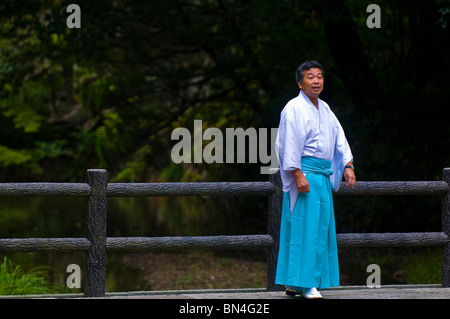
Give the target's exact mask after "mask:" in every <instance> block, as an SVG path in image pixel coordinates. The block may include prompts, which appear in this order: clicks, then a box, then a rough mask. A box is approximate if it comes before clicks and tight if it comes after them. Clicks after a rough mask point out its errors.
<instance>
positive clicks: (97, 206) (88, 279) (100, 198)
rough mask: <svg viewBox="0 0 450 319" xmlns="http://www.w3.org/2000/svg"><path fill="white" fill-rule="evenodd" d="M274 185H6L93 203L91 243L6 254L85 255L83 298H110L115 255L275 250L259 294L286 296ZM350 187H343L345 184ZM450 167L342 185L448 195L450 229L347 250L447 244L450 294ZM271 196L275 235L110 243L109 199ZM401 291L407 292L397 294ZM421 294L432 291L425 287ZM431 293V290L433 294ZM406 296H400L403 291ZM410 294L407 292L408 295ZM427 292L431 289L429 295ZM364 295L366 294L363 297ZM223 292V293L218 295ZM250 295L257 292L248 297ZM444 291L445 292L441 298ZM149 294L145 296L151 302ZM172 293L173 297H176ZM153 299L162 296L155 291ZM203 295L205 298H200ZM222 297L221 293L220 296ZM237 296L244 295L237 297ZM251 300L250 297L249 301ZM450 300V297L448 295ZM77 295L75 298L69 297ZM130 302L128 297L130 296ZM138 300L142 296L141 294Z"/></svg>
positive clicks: (387, 237)
mask: <svg viewBox="0 0 450 319" xmlns="http://www.w3.org/2000/svg"><path fill="white" fill-rule="evenodd" d="M269 176H270V177H269V181H268V182H236V183H229V182H219V183H108V182H107V180H108V174H107V171H106V170H88V171H87V183H3V184H0V196H24V197H29V196H84V197H87V198H88V209H87V213H86V222H87V225H86V238H20V239H19V238H9V239H0V251H5V252H19V251H21V252H32V251H33V252H37V251H62V250H63V251H85V252H86V265H85V269H84V276H83V279H84V282H83V296H84V297H107V296H109V297H111V295H110V294H108V295H107V294H106V291H105V290H106V289H105V278H106V276H105V275H106V254H107V251H127V252H149V251H168V250H179V249H197V250H205V249H214V250H217V249H249V248H265V249H267V250H268V260H267V280H266V281H267V286H266V289H264V291H257V292H253V293H258V294H260V295H254V296H255V297H256V296H266V297H277V296H278V297H281V296H283V292H281V290H283V289H284V288H283V287H280V286H278V285H276V284H275V271H276V261H277V256H278V241H279V230H280V219H281V205H282V188H281V179H280V176H279V173H275V174H272V175H269ZM344 184H345V183H343V185H344ZM449 184H450V168H445V169H444V170H443V178H442V181H404V182H402V181H396V182H357V183H356V185H355V186H354V187H353V188H345V187H342V186H343V185H342V186H341V188H340V190H339V191H338V192H336V193H335V195H336V196H355V195H430V194H439V195H442V230H441V231H436V232H426V233H358V234H355V233H351V234H338V235H337V240H338V246H339V247H400V246H441V247H442V284H441V285H440V286H439V287H432V288H429V289H434V290H431V291H430V296H431V295H433V294H434V293H435V292H439V293H441V292H442V294H447V291H448V290H447V289H448V287H450V239H449V236H450V192H449ZM199 195H210V196H266V197H268V200H269V211H268V233H267V234H255V235H237V236H198V237H107V236H106V219H107V198H108V197H142V196H199ZM361 289H362V290H363V291H360V294H359V295H360V296H363V295H373V294H378V296H382V293H383V292H384V291H387V292H393V291H394V290H383V288H381V289H380V290H378V289H371V290H368V288H367V287H366V288H361ZM396 289H407V288H406V287H405V288H396ZM421 289H424V288H423V287H422V288H421ZM427 289H428V288H427ZM348 291H349V290H348V289H344V288H341V289H340V290H339V289H338V290H333V289H330V290H326V291H324V293H323V295H324V296H325V297H331V298H333V297H339V296H341V297H342V296H345V295H346V294H345V293H344V292H348ZM397 291H398V290H397ZM407 291H408V290H402V292H403V293H405V292H407ZM422 291H424V290H422ZM363 292H364V294H363ZM215 293H217V291H216V292H215ZM246 293H250V292H249V291H247V292H246ZM439 293H438V294H439ZM143 295H144V294H142V296H143ZM175 295H176V293H175V294H171V296H175ZM353 295H356V294H353ZM147 296H155V295H154V294H151V293H149V292H147ZM196 296H197V297H198V296H200V295H198V294H197V295H196ZM214 296H216V297H217V296H219V295H217V294H216V295H214ZM235 296H237V295H235ZM246 296H250V295H246ZM442 296H443V295H442ZM67 297H69V296H67ZM122 297H124V296H122ZM134 297H136V294H134Z"/></svg>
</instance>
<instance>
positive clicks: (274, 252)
mask: <svg viewBox="0 0 450 319" xmlns="http://www.w3.org/2000/svg"><path fill="white" fill-rule="evenodd" d="M269 181H270V182H271V183H272V184H273V185H274V186H275V190H274V192H273V193H272V194H271V195H269V217H268V234H269V235H270V236H271V237H272V239H273V245H272V246H271V247H270V248H269V250H268V255H267V277H266V289H267V290H268V291H277V290H283V289H284V287H282V286H279V285H276V284H275V274H276V271H277V260H278V249H279V245H280V225H281V209H282V205H283V185H282V183H281V176H280V171H279V170H278V171H277V172H276V173H274V174H270V175H269Z"/></svg>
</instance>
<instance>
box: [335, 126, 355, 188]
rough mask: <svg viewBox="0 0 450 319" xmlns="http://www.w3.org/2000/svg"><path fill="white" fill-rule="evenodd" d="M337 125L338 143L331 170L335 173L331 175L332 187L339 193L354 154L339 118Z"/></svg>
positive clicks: (336, 138) (336, 139)
mask: <svg viewBox="0 0 450 319" xmlns="http://www.w3.org/2000/svg"><path fill="white" fill-rule="evenodd" d="M335 125H336V126H335V136H336V137H335V142H336V143H335V148H334V156H333V160H332V161H331V169H332V170H333V172H334V173H333V175H331V185H332V187H333V190H334V191H338V190H339V186H340V185H341V182H342V176H343V175H344V167H345V165H346V164H347V163H348V162H353V154H352V151H351V149H350V145H349V144H348V141H347V138H346V136H345V133H344V130H343V128H342V126H341V124H340V123H339V121H338V120H337V118H336V124H335Z"/></svg>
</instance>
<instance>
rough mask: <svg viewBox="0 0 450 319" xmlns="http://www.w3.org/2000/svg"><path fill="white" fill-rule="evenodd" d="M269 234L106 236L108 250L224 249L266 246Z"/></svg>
mask: <svg viewBox="0 0 450 319" xmlns="http://www.w3.org/2000/svg"><path fill="white" fill-rule="evenodd" d="M272 245H273V239H272V237H271V236H270V235H235V236H195V237H189V236H183V237H108V238H107V239H106V249H107V250H108V251H168V250H178V249H183V250H185V249H189V250H224V249H255V248H268V247H271V246H272Z"/></svg>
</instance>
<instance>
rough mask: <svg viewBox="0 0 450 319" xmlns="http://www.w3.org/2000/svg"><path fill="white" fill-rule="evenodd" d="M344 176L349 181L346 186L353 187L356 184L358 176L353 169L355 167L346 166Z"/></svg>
mask: <svg viewBox="0 0 450 319" xmlns="http://www.w3.org/2000/svg"><path fill="white" fill-rule="evenodd" d="M344 178H345V180H346V181H347V186H346V187H353V186H355V183H356V176H355V172H354V171H353V169H351V168H346V169H345V170H344Z"/></svg>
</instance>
